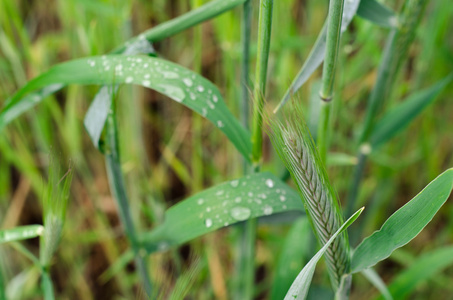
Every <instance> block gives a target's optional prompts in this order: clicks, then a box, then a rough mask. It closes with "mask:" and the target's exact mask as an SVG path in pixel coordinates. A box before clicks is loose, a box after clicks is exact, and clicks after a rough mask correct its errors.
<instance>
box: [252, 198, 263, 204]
mask: <svg viewBox="0 0 453 300" xmlns="http://www.w3.org/2000/svg"><path fill="white" fill-rule="evenodd" d="M254 201H255V202H256V203H258V204H262V203H263V201H261V199H258V198H256V199H255V200H254Z"/></svg>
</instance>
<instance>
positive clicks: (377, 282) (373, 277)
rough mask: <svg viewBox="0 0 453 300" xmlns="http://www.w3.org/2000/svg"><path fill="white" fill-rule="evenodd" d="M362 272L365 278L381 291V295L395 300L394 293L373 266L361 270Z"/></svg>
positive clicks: (387, 299)
mask: <svg viewBox="0 0 453 300" xmlns="http://www.w3.org/2000/svg"><path fill="white" fill-rule="evenodd" d="M360 273H362V275H363V276H365V278H366V279H368V281H369V282H371V284H373V285H374V286H375V287H376V288H377V289H378V290H379V292H381V295H382V296H383V297H384V299H385V300H393V297H392V294H390V291H389V290H388V288H387V286H386V285H385V282H384V281H383V280H382V278H381V277H380V276H379V275H378V274H377V273H376V271H374V270H373V269H372V268H369V269H365V270H363V271H361V272H360ZM398 299H399V298H398Z"/></svg>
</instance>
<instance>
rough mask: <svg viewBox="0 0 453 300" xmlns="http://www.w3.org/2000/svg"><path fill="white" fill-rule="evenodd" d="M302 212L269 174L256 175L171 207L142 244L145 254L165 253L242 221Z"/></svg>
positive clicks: (291, 192) (291, 195)
mask: <svg viewBox="0 0 453 300" xmlns="http://www.w3.org/2000/svg"><path fill="white" fill-rule="evenodd" d="M294 210H295V211H303V206H302V203H301V201H300V198H299V195H298V194H297V193H296V192H295V191H294V190H293V189H292V188H290V187H289V186H288V185H286V184H285V183H283V182H282V181H280V179H278V178H277V177H276V176H275V175H273V174H271V173H268V172H266V173H256V174H253V175H249V176H246V177H242V178H239V179H235V180H232V181H229V182H225V183H222V184H220V185H217V186H215V187H212V188H209V189H207V190H204V191H202V192H200V193H197V194H196V195H193V196H191V197H189V198H187V199H185V200H184V201H182V202H180V203H178V204H176V205H174V206H173V207H171V208H170V209H168V210H167V211H166V213H165V221H164V223H163V224H162V225H160V226H158V227H157V228H155V229H154V230H152V231H151V232H150V233H147V234H143V235H142V237H141V240H142V243H143V244H144V246H145V247H146V249H147V251H148V252H155V251H158V250H167V249H168V248H169V247H171V246H176V245H180V244H182V243H185V242H187V241H189V240H191V239H194V238H196V237H199V236H201V235H204V234H206V233H208V232H212V231H215V230H217V229H219V228H222V227H225V226H229V225H232V224H235V223H238V222H241V221H245V220H249V219H252V218H257V217H260V216H267V215H272V214H276V213H280V212H285V211H294Z"/></svg>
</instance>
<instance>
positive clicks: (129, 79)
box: [125, 76, 134, 83]
mask: <svg viewBox="0 0 453 300" xmlns="http://www.w3.org/2000/svg"><path fill="white" fill-rule="evenodd" d="M133 80H134V78H132V76H127V77H126V80H125V82H126V83H131V82H132V81H133Z"/></svg>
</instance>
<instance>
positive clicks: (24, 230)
mask: <svg viewBox="0 0 453 300" xmlns="http://www.w3.org/2000/svg"><path fill="white" fill-rule="evenodd" d="M43 233H44V227H43V226H42V225H26V226H20V227H15V228H11V229H4V230H0V244H2V243H7V242H12V241H21V240H27V239H32V238H35V237H38V236H40V235H42V234H43Z"/></svg>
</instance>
